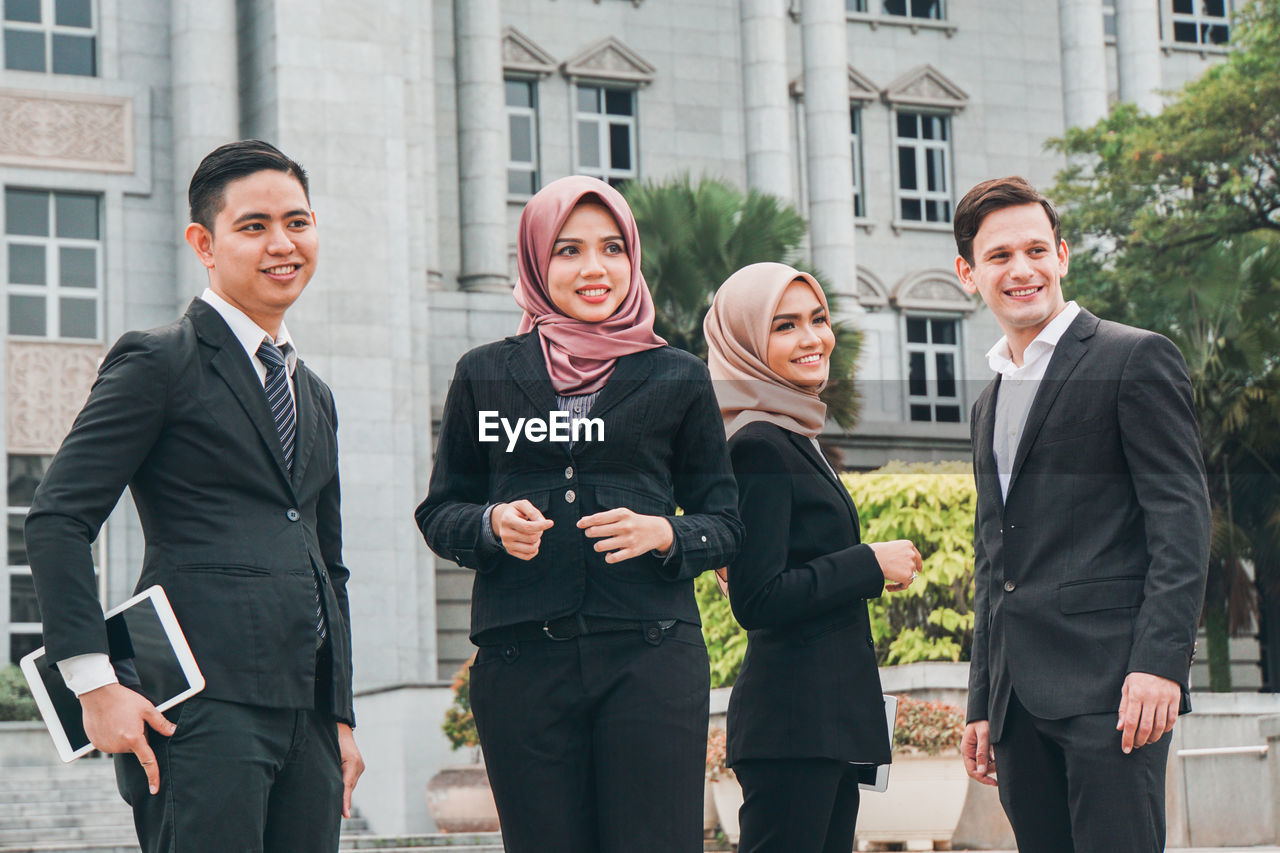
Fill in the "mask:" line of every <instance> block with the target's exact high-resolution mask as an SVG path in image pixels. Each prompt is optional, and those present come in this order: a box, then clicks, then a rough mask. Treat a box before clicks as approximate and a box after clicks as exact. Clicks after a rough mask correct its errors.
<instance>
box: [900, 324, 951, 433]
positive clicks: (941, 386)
mask: <svg viewBox="0 0 1280 853" xmlns="http://www.w3.org/2000/svg"><path fill="white" fill-rule="evenodd" d="M906 322H907V346H906V352H907V409H908V414H909V416H910V420H913V421H937V422H940V423H960V412H961V409H960V405H961V404H960V374H959V370H960V320H959V319H957V318H955V317H912V316H908V317H907V318H906Z"/></svg>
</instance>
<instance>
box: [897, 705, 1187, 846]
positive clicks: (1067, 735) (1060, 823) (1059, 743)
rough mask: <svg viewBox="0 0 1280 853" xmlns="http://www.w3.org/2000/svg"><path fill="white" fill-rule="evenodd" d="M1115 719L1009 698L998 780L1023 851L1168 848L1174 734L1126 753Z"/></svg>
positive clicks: (998, 747)
mask: <svg viewBox="0 0 1280 853" xmlns="http://www.w3.org/2000/svg"><path fill="white" fill-rule="evenodd" d="M1116 719H1117V712H1115V711H1113V712H1109V713H1105V714H1085V715H1081V716H1078V717H1067V718H1066V719H1062V720H1042V719H1040V718H1039V717H1034V716H1032V715H1031V714H1030V712H1028V711H1027V709H1026V708H1024V707H1022V703H1020V702H1019V701H1018V697H1017V696H1016V695H1013V696H1010V698H1009V710H1008V713H1007V715H1006V716H1005V724H1004V732H1003V734H1002V737H1001V740H1000V742H999V743H997V744H996V745H995V753H996V778H997V779H998V780H999V783H1000V803H1001V804H1002V805H1003V806H1004V811H1005V814H1007V815H1008V816H1009V823H1011V824H1012V825H1013V834H1014V836H1015V837H1016V838H1017V840H1018V850H1019V851H1021V853H1115V851H1119V850H1123V851H1125V853H1148V851H1149V852H1150V853H1159V851H1162V850H1164V839H1165V809H1164V777H1165V762H1166V761H1167V760H1168V757H1169V744H1170V742H1171V741H1172V735H1165V736H1164V737H1163V738H1161V739H1160V740H1159V741H1157V742H1156V743H1154V744H1148V745H1147V746H1144V747H1142V748H1141V749H1135V750H1133V751H1132V752H1131V753H1129V754H1128V755H1125V754H1124V753H1123V752H1121V751H1120V737H1121V733H1120V732H1118V731H1116ZM891 784H892V783H891Z"/></svg>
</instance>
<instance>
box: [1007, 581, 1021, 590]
mask: <svg viewBox="0 0 1280 853" xmlns="http://www.w3.org/2000/svg"><path fill="white" fill-rule="evenodd" d="M1017 588H1018V585H1017V584H1016V583H1014V582H1013V581H1005V582H1004V591H1005V592H1013V591H1014V590H1015V589H1017Z"/></svg>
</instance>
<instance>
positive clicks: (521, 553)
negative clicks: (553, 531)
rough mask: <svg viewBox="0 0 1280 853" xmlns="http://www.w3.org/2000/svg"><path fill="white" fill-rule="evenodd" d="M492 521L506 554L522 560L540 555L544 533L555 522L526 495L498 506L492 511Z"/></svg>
mask: <svg viewBox="0 0 1280 853" xmlns="http://www.w3.org/2000/svg"><path fill="white" fill-rule="evenodd" d="M489 523H490V524H492V525H493V533H494V535H495V536H497V537H498V539H499V540H501V541H502V547H503V548H505V549H506V550H507V553H508V554H510V555H511V556H513V557H517V558H519V559H521V560H532V559H533V558H534V557H536V556H538V547H539V546H540V545H541V544H542V532H543V531H544V530H546V529H547V528H549V527H551V525H553V524H555V522H554V521H552V520H551V519H549V518H544V517H543V515H542V513H540V512H538V508H537V507H536V506H534V505H533V504H531V503H529V502H528V501H527V500H525V499H524V498H521V499H520V500H518V501H513V502H512V503H509V504H498V505H497V506H495V507H494V508H493V512H492V513H490V514H489Z"/></svg>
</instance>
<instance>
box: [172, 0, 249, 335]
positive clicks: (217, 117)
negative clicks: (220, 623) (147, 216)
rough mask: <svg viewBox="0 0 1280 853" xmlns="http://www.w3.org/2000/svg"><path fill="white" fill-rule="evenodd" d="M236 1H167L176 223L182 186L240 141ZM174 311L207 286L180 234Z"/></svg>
mask: <svg viewBox="0 0 1280 853" xmlns="http://www.w3.org/2000/svg"><path fill="white" fill-rule="evenodd" d="M236 48H237V34H236V4H235V0H172V3H171V5H170V18H169V50H170V55H171V56H172V57H173V58H172V68H173V98H172V103H173V189H174V210H175V212H176V214H177V216H176V218H175V221H176V222H177V223H179V227H185V225H186V223H187V222H189V221H190V218H191V217H190V215H189V213H188V211H189V207H188V205H187V184H188V183H190V181H191V174H192V173H193V172H194V171H195V170H196V166H198V165H200V161H201V160H203V159H204V157H205V155H206V154H208V153H209V152H210V151H212V150H213V149H215V148H217V147H218V146H219V145H222V144H224V143H226V142H231V141H234V140H236V139H239V138H240V98H239V77H238V74H237V61H236V56H237V49H236ZM173 241H174V244H175V247H176V248H175V252H176V264H175V267H174V272H175V275H174V278H175V293H174V297H175V300H176V303H177V305H176V307H177V308H178V309H179V310H183V309H185V308H186V303H187V301H188V300H189V299H190V298H191V297H193V296H195V295H197V294H199V293H200V291H202V290H203V289H204V288H205V287H206V285H207V284H208V275H207V274H206V272H205V270H204V267H202V266H201V265H200V264H199V262H198V261H197V260H196V259H195V256H194V255H192V253H191V249H190V247H188V246H187V244H186V242H184V241H183V239H182V235H181V233H178V234H174V235H173Z"/></svg>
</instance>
